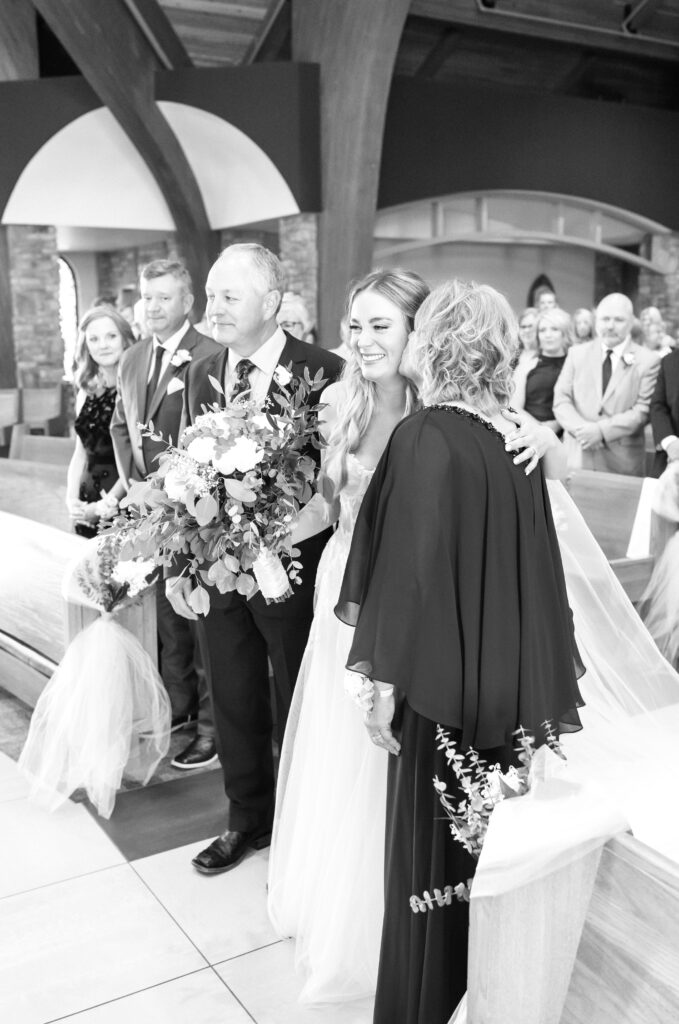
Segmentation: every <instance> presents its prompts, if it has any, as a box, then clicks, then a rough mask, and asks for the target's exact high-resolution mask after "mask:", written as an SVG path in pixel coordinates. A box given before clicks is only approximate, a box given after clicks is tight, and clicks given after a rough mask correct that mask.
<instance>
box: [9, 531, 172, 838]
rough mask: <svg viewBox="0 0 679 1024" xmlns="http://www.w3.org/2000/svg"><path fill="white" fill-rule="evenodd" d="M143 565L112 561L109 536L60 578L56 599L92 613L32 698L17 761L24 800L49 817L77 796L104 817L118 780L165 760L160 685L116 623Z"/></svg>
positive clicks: (140, 775) (144, 655)
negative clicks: (25, 784)
mask: <svg viewBox="0 0 679 1024" xmlns="http://www.w3.org/2000/svg"><path fill="white" fill-rule="evenodd" d="M110 537H112V535H110ZM152 568H153V566H152V565H149V564H148V563H139V562H121V563H118V561H117V555H116V543H115V538H113V539H109V538H101V537H98V538H94V539H93V540H92V541H89V542H88V544H87V546H86V547H85V548H84V553H83V555H81V556H79V557H78V559H77V560H76V561H74V562H72V563H71V564H70V565H69V567H68V568H67V570H66V572H65V574H64V579H63V584H62V595H63V597H64V598H65V599H66V600H67V601H70V602H73V603H76V604H80V605H84V606H85V607H87V608H93V609H95V610H97V611H98V612H99V613H100V614H99V617H98V618H96V619H95V621H94V622H92V623H91V624H90V625H89V626H87V627H86V628H85V629H83V630H82V631H81V632H80V633H78V634H77V635H76V636H75V638H74V639H73V640H72V641H71V643H70V644H69V647H68V649H67V650H66V654H65V655H64V658H63V660H62V662H61V664H60V665H59V666H58V668H57V669H56V671H55V673H54V675H53V676H52V678H51V679H50V681H49V683H48V684H47V686H46V687H45V689H44V691H43V693H42V694H41V696H40V698H39V699H38V702H37V704H36V707H35V711H34V712H33V717H32V720H31V725H30V729H29V733H28V738H27V740H26V744H25V746H24V749H23V751H22V753H21V757H20V758H19V768H20V769H21V770H22V772H23V773H24V775H25V776H26V777H27V778H28V780H29V782H30V797H31V798H32V799H34V800H35V801H36V802H38V803H40V805H41V806H43V807H45V808H47V809H48V810H55V809H56V808H57V807H59V806H60V805H61V804H62V803H63V802H64V801H65V800H67V799H68V797H69V796H70V795H71V794H72V793H73V792H74V791H75V790H77V789H83V790H85V791H86V793H87V796H88V798H89V800H90V801H91V803H92V804H93V805H94V807H95V808H96V809H97V812H98V813H99V814H100V815H101V816H102V817H104V818H108V817H110V815H111V813H112V811H113V805H114V802H115V797H116V792H117V790H118V789H119V787H120V784H121V781H122V778H123V776H126V777H127V778H131V779H134V780H135V781H137V782H138V783H140V784H142V785H144V784H146V783H147V782H148V781H149V779H150V778H151V776H152V775H153V773H154V771H155V769H156V768H157V766H158V763H159V762H160V760H161V759H162V758H163V757H164V756H165V754H166V753H167V750H168V746H169V741H170V720H171V712H170V702H169V699H168V696H167V693H166V691H165V688H164V686H163V683H162V680H161V678H160V676H159V675H158V672H157V670H156V667H155V665H154V663H153V660H152V658H151V657H150V655H149V654H148V652H147V651H145V650H144V648H143V647H142V645H141V643H140V641H139V640H138V639H137V637H136V636H134V635H133V634H132V633H131V632H130V631H129V630H127V629H125V628H124V627H123V626H122V625H120V624H119V622H117V621H116V615H117V613H118V612H119V611H120V610H121V609H122V608H124V607H126V606H128V605H129V603H130V599H131V598H133V597H134V596H136V594H138V593H140V592H141V590H142V589H144V588H145V587H146V586H147V585H148V584H147V582H146V577H147V575H148V573H149V572H150V571H151V570H152Z"/></svg>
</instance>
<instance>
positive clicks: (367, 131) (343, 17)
mask: <svg viewBox="0 0 679 1024" xmlns="http://www.w3.org/2000/svg"><path fill="white" fill-rule="evenodd" d="M409 7H410V0H370V3H366V2H365V0H326V2H325V3H320V4H319V3H318V0H293V4H292V51H293V59H294V60H298V61H311V62H314V63H318V64H320V65H321V147H322V168H323V211H322V214H321V217H320V235H319V288H318V295H319V326H320V332H319V333H320V338H321V341H322V343H323V344H324V345H326V346H327V347H329V348H332V347H333V346H334V345H336V344H338V342H339V322H340V318H341V315H342V310H343V302H344V296H345V294H346V289H347V285H348V283H349V281H350V280H351V279H352V278H354V277H356V276H357V275H359V274H363V273H365V272H366V271H368V270H369V269H370V264H371V259H372V251H373V229H374V221H375V211H376V208H377V188H378V183H379V172H380V158H381V153H382V134H383V131H384V118H385V112H386V107H387V99H388V97H389V87H390V85H391V78H392V74H393V69H394V60H395V57H396V52H397V50H398V45H399V42H400V39H401V33H402V31H403V25H404V23H405V19H406V15H407V13H408V9H409Z"/></svg>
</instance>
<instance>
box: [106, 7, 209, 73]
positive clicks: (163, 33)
mask: <svg viewBox="0 0 679 1024" xmlns="http://www.w3.org/2000/svg"><path fill="white" fill-rule="evenodd" d="M123 3H124V4H125V6H126V7H127V9H128V11H129V12H130V14H131V15H132V17H133V18H134V20H135V21H136V23H137V25H138V26H139V28H140V29H141V31H142V32H143V34H144V35H145V36H146V39H147V40H148V43H149V46H150V47H151V49H152V50H153V51H154V53H155V54H156V56H157V57H158V59H159V61H160V62H161V64H162V65H163V66H164V67H166V68H168V69H170V70H171V69H172V68H186V67H189V68H190V67H193V61H192V60H191V58H190V57H189V55H188V53H187V52H186V48H185V46H184V44H183V43H182V41H181V39H180V38H179V36H178V35H177V33H176V32H175V30H174V28H173V27H172V22H171V21H170V19H169V18H168V16H167V14H166V13H165V11H164V10H163V8H162V7H161V6H160V4H159V3H158V0H123Z"/></svg>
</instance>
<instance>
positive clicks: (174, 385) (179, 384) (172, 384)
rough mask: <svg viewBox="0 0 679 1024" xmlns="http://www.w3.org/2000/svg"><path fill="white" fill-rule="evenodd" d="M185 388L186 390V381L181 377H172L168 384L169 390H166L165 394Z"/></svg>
mask: <svg viewBox="0 0 679 1024" xmlns="http://www.w3.org/2000/svg"><path fill="white" fill-rule="evenodd" d="M183 390H184V381H183V380H180V379H179V377H171V378H170V381H169V383H168V385H167V391H166V392H165V394H167V395H173V394H174V393H175V391H183Z"/></svg>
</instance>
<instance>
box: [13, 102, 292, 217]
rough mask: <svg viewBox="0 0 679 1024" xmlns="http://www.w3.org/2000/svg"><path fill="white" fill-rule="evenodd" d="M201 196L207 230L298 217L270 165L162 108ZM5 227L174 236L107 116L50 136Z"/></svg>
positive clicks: (171, 106)
mask: <svg viewBox="0 0 679 1024" xmlns="http://www.w3.org/2000/svg"><path fill="white" fill-rule="evenodd" d="M159 106H160V108H161V110H162V111H163V114H164V115H165V117H166V118H167V120H168V122H169V123H170V126H171V127H172V129H173V131H174V132H175V134H176V136H177V138H178V139H179V141H180V143H181V145H182V148H183V150H184V152H185V154H186V157H187V159H188V161H189V164H190V165H191V168H192V169H193V172H194V174H195V176H196V180H197V182H198V186H199V188H200V190H201V193H202V195H203V200H204V202H205V207H206V210H207V214H208V220H209V222H210V226H211V227H212V228H213V229H219V228H226V227H232V226H236V225H239V224H249V223H253V222H255V221H261V220H268V219H271V218H274V217H285V216H288V215H290V214H294V213H299V206H298V205H297V203H296V201H295V198H294V196H293V195H292V192H291V191H290V188H289V186H288V185H287V182H286V181H285V179H284V178H283V176H282V175H281V173H280V172H279V171H278V169H277V168H276V166H275V164H274V163H273V161H272V160H271V158H270V157H269V156H268V155H267V154H266V153H265V152H264V151H263V150H262V149H260V147H259V146H257V145H256V143H254V142H253V141H252V139H250V138H249V137H248V136H247V135H245V134H244V132H242V131H240V129H238V128H236V127H234V125H232V124H229V123H228V122H227V121H224V120H223V119H222V118H220V117H217V116H216V115H215V114H210V113H208V112H207V111H204V110H199V109H198V108H196V107H191V106H188V105H186V104H183V103H171V102H165V101H163V102H161V103H160V104H159ZM2 223H3V224H55V225H57V226H59V225H68V226H71V227H85V228H124V229H125V228H127V229H144V230H152V231H173V230H174V222H173V220H172V217H171V215H170V211H169V210H168V207H167V204H166V202H165V200H164V199H163V196H162V194H161V192H160V189H159V188H158V186H157V184H156V182H155V179H154V178H153V175H152V174H151V172H150V171H149V169H148V168H147V166H146V164H145V163H144V161H143V160H142V158H141V156H140V155H139V153H138V152H137V150H136V149H135V147H134V146H133V145H132V143H131V142H130V140H129V139H128V137H127V135H126V134H125V132H124V131H123V130H122V128H121V127H120V125H119V124H118V122H117V121H116V120H115V118H114V117H113V115H112V114H111V113H110V112H109V111H108V110H107V109H106V108H103V107H102V108H99V109H97V110H93V111H90V112H89V113H87V114H83V115H82V117H79V118H77V119H76V120H75V121H72V122H71V123H70V124H68V125H67V126H66V127H65V128H62V129H61V130H60V131H59V132H57V133H56V135H54V136H52V138H51V139H49V140H48V141H47V142H46V143H45V144H44V145H43V146H42V147H41V148H40V149H39V150H38V152H37V153H36V154H35V155H34V156H33V158H32V159H31V160H30V162H29V163H28V164H27V166H26V167H25V168H24V171H23V172H22V174H21V176H20V177H19V179H18V181H17V183H16V185H15V187H14V190H13V192H12V195H11V196H10V199H9V202H8V203H7V207H6V208H5V211H4V214H3V217H2Z"/></svg>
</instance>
